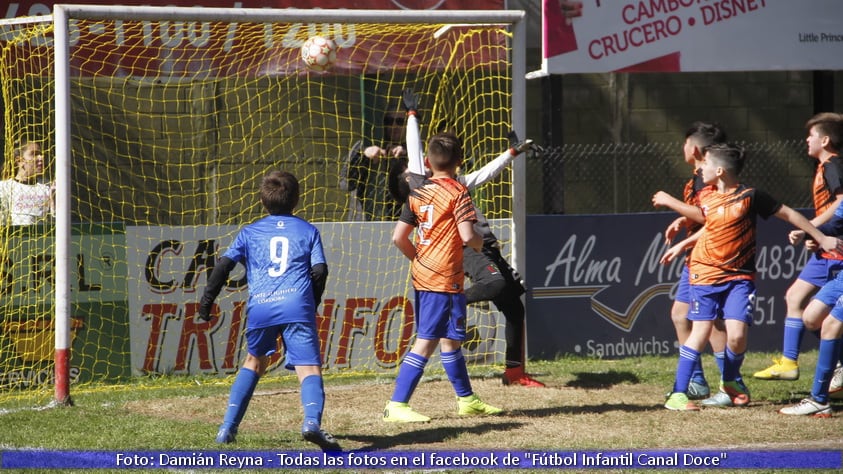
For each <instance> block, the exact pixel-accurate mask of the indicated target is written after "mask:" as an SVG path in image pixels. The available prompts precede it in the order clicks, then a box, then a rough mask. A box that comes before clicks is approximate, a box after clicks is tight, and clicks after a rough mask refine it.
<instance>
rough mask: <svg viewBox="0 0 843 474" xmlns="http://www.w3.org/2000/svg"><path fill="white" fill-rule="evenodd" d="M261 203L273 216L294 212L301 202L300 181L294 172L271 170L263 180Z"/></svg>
mask: <svg viewBox="0 0 843 474" xmlns="http://www.w3.org/2000/svg"><path fill="white" fill-rule="evenodd" d="M260 195H261V204H263V207H265V208H266V211H267V212H269V213H270V214H272V215H273V216H278V215H282V214H292V213H293V209H295V208H296V205H297V204H298V203H299V181H298V180H297V179H296V177H295V176H293V174H292V173H288V172H286V171H277V170H276V171H270V172H269V173H267V174H266V176H264V177H263V179H262V180H261V187H260Z"/></svg>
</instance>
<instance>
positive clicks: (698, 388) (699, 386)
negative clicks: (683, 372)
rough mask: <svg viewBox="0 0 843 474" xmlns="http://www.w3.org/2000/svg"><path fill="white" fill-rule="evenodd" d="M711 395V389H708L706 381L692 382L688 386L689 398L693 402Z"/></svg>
mask: <svg viewBox="0 0 843 474" xmlns="http://www.w3.org/2000/svg"><path fill="white" fill-rule="evenodd" d="M710 394H711V389H710V388H709V387H708V382H706V381H705V380H703V381H702V383H700V382H698V381H696V380H691V382H690V383H689V384H688V398H689V399H691V400H702V399H703V398H707V397H708V396H709V395H710Z"/></svg>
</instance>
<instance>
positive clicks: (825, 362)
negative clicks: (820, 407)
mask: <svg viewBox="0 0 843 474" xmlns="http://www.w3.org/2000/svg"><path fill="white" fill-rule="evenodd" d="M842 345H843V342H841V339H820V351H819V354H818V355H817V368H816V372H815V373H814V385H813V386H812V387H811V397H813V399H814V400H816V401H818V402H820V403H828V386H829V385H830V384H831V376H832V375H833V374H834V367H835V366H836V365H837V359H839V358H840V348H841V346H842Z"/></svg>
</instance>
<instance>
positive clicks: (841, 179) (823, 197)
mask: <svg viewBox="0 0 843 474" xmlns="http://www.w3.org/2000/svg"><path fill="white" fill-rule="evenodd" d="M812 191H813V196H814V216H818V215H820V214H822V213H823V212H825V211H826V210H827V209H828V208H829V207H831V205H832V204H834V201H835V200H836V199H837V193H839V192H841V191H843V161H841V160H840V158H839V157H838V156H837V155H834V156H832V157H831V158H829V159H828V160H827V161H826V162H825V163H823V162H820V164H819V165H818V166H817V171H816V173H815V174H814V184H813V189H812ZM820 256H821V257H822V258H825V259H829V260H843V254H841V253H840V252H837V251H832V252H826V251H820Z"/></svg>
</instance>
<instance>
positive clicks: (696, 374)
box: [691, 355, 706, 384]
mask: <svg viewBox="0 0 843 474" xmlns="http://www.w3.org/2000/svg"><path fill="white" fill-rule="evenodd" d="M691 380H693V381H694V382H697V383H700V384H704V383H706V382H705V372H703V367H702V355H700V358H699V359H697V363H696V364H694V370H692V371H691Z"/></svg>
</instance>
